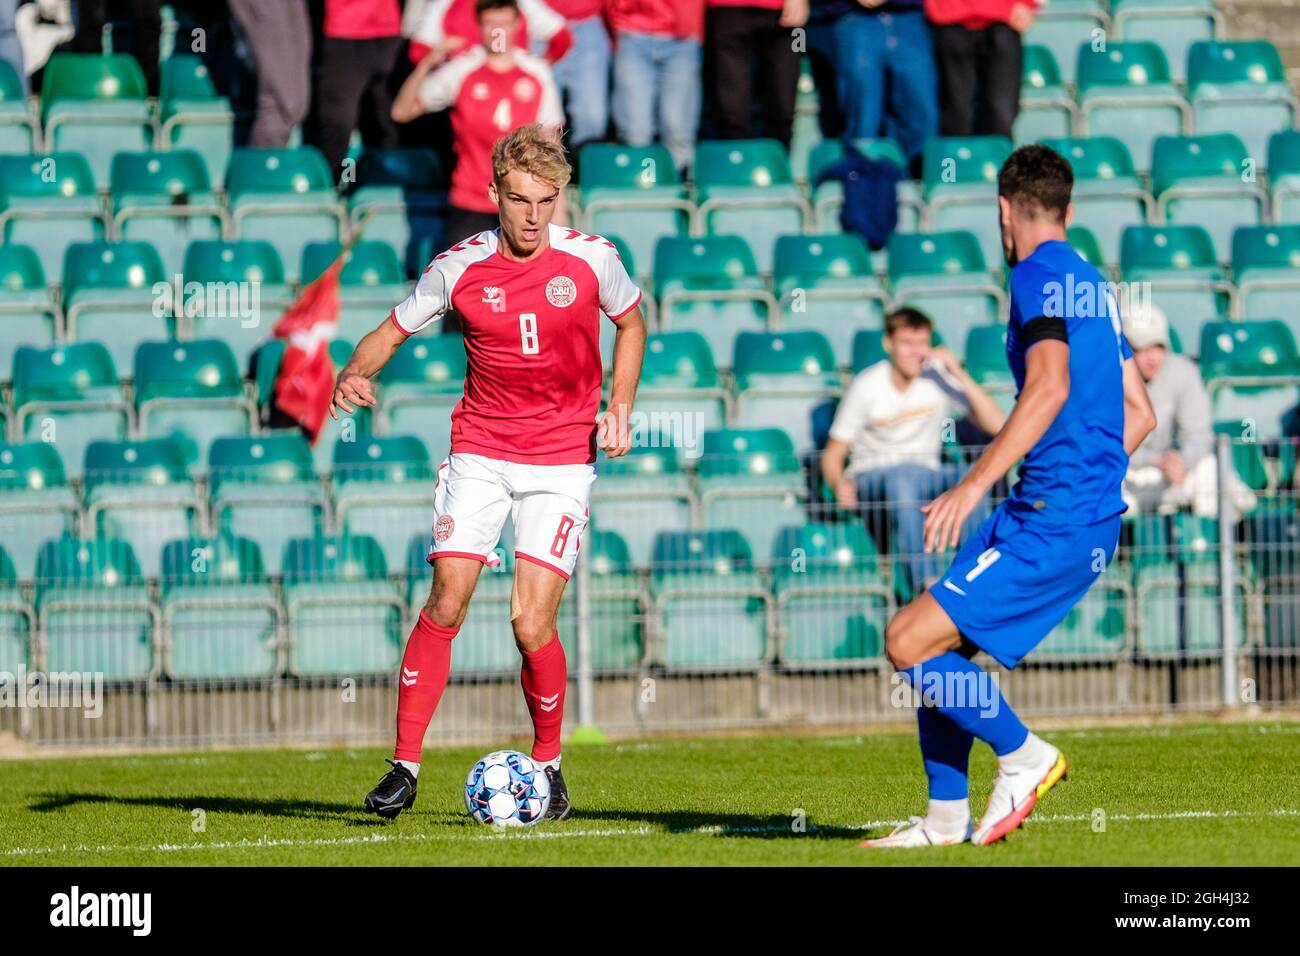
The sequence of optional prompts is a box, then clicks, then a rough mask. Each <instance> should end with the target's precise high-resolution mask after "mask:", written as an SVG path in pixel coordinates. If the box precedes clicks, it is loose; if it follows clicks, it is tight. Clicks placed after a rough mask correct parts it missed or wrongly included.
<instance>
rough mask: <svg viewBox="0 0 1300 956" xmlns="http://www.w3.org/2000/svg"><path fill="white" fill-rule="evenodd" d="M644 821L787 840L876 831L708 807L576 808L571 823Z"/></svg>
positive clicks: (680, 829) (858, 836)
mask: <svg viewBox="0 0 1300 956" xmlns="http://www.w3.org/2000/svg"><path fill="white" fill-rule="evenodd" d="M597 821H603V822H609V823H624V824H626V823H643V824H645V825H647V826H650V827H654V828H656V829H660V830H662V831H663V832H665V833H699V834H703V835H705V836H720V837H749V838H751V839H756V840H783V839H786V838H789V837H798V838H799V839H801V840H807V839H809V838H812V839H817V840H863V839H865V838H866V837H868V836H870V835H872V834H870V833H869V832H868V831H867V830H864V829H862V828H861V827H850V826H843V825H840V824H833V823H832V824H825V823H823V824H819V823H817V822H816V821H814V820H807V819H801V818H799V817H796V816H794V815H793V814H788V815H781V814H773V815H771V816H762V815H755V814H745V813H713V812H710V811H706V810H667V811H651V812H638V811H631V810H582V809H578V808H574V811H573V816H571V817H570V818H569V824H570V825H573V824H574V823H577V824H582V823H587V822H597Z"/></svg>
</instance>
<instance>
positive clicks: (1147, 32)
mask: <svg viewBox="0 0 1300 956" xmlns="http://www.w3.org/2000/svg"><path fill="white" fill-rule="evenodd" d="M1110 16H1111V24H1112V26H1113V27H1114V31H1115V36H1116V37H1118V38H1119V39H1122V40H1130V41H1133V40H1145V41H1149V42H1151V43H1155V44H1156V45H1158V46H1159V47H1160V49H1161V51H1162V52H1163V53H1164V55H1165V58H1166V59H1167V60H1168V61H1169V63H1170V64H1171V65H1172V67H1173V71H1172V72H1173V78H1174V80H1175V81H1176V82H1179V83H1181V82H1182V81H1183V80H1184V79H1185V78H1186V73H1185V71H1184V69H1183V66H1184V64H1186V63H1187V59H1188V57H1187V52H1188V49H1189V48H1190V47H1192V46H1193V45H1194V44H1196V43H1198V42H1205V41H1206V40H1213V39H1214V37H1215V36H1217V35H1218V34H1221V33H1222V32H1223V15H1222V14H1221V13H1220V12H1219V11H1218V10H1216V9H1215V5H1214V0H1111V4H1110Z"/></svg>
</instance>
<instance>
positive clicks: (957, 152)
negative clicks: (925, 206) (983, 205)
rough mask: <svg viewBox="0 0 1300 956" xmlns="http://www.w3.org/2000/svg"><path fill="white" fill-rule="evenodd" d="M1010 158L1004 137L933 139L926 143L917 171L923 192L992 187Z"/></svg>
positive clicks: (1007, 143) (1008, 141)
mask: <svg viewBox="0 0 1300 956" xmlns="http://www.w3.org/2000/svg"><path fill="white" fill-rule="evenodd" d="M1010 155H1011V140H1009V139H1007V138H1006V137H1005V136H935V137H933V138H931V139H928V140H926V143H925V147H924V149H923V150H922V154H921V157H922V158H921V168H922V171H923V173H924V175H923V177H922V178H923V179H924V181H925V187H926V189H927V190H928V189H933V188H934V187H936V186H940V185H954V184H955V185H966V184H971V183H988V184H994V183H996V182H997V181H998V170H1000V169H1001V168H1002V164H1003V163H1004V162H1006V159H1007V157H1008V156H1010Z"/></svg>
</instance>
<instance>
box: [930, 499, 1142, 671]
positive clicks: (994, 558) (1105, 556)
mask: <svg viewBox="0 0 1300 956" xmlns="http://www.w3.org/2000/svg"><path fill="white" fill-rule="evenodd" d="M1119 528H1120V516H1119V515H1115V516H1114V517H1112V518H1106V519H1105V520H1103V521H1099V522H1097V523H1096V524H1085V525H1060V524H1049V523H1047V522H1044V521H1042V520H1040V519H1038V518H1037V517H1036V516H1035V515H1034V514H1033V513H1032V512H1025V511H1021V510H1013V509H1012V508H1009V507H1008V506H1007V505H1006V504H1003V505H1001V506H999V507H998V508H997V510H995V511H994V512H993V514H991V515H989V516H988V518H986V519H985V520H984V522H983V523H982V524H981V525H980V526H979V528H977V529H976V531H975V534H974V536H973V537H972V538H971V539H970V540H969V541H967V542H966V544H965V545H964V546H963V547H962V549H961V550H960V551H959V552H957V557H955V558H954V559H953V562H952V564H951V565H950V566H949V567H948V570H947V571H946V572H944V575H943V577H941V578H940V579H939V581H938V582H937V583H936V584H935V585H934V586H933V587H932V588H930V593H931V594H932V595H934V599H935V600H936V601H938V602H939V606H940V607H942V608H943V609H944V611H946V612H947V614H948V617H950V618H951V619H952V622H953V623H954V624H956V625H957V630H959V631H961V633H962V635H963V636H965V637H966V638H967V639H968V640H970V641H971V642H972V643H974V644H975V645H976V646H977V647H979V648H980V650H983V651H985V652H986V653H988V654H989V655H990V656H991V657H993V658H994V659H995V660H997V662H998V663H1000V664H1002V665H1003V666H1004V667H1007V668H1011V667H1015V666H1016V665H1017V664H1019V663H1020V661H1021V659H1022V658H1023V657H1024V656H1025V655H1026V654H1028V653H1029V652H1030V651H1031V650H1033V649H1034V648H1035V647H1036V646H1037V645H1038V642H1039V641H1041V640H1042V639H1043V638H1045V637H1046V636H1047V635H1048V634H1049V633H1050V632H1051V630H1052V628H1054V627H1056V625H1058V624H1060V623H1061V622H1062V621H1063V620H1065V616H1066V615H1067V614H1069V613H1070V609H1071V608H1072V607H1074V606H1075V605H1076V604H1078V603H1079V601H1080V599H1081V598H1082V597H1083V596H1084V595H1085V594H1087V593H1088V588H1090V587H1092V582H1094V581H1096V580H1097V578H1098V577H1099V576H1100V574H1101V572H1102V571H1103V570H1105V568H1106V566H1107V565H1108V564H1110V561H1111V559H1112V558H1113V557H1114V556H1115V547H1116V545H1118V544H1119Z"/></svg>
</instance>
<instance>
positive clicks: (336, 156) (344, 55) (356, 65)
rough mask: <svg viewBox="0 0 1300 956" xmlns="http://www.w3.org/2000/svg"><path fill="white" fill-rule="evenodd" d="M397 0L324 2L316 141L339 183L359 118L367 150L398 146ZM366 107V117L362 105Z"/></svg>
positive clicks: (332, 0) (400, 12) (400, 16)
mask: <svg viewBox="0 0 1300 956" xmlns="http://www.w3.org/2000/svg"><path fill="white" fill-rule="evenodd" d="M401 24H402V11H401V8H400V7H399V4H398V0H325V24H324V28H323V30H322V33H323V36H322V37H321V48H320V62H319V66H318V72H317V76H316V96H315V109H316V127H317V131H316V139H317V145H319V147H320V151H321V152H322V153H323V154H324V155H325V160H326V162H328V163H329V165H330V169H332V170H333V171H334V178H335V179H338V178H339V177H340V176H341V175H342V172H343V160H344V158H345V157H346V156H347V154H348V143H349V140H351V138H352V131H353V130H354V129H356V128H357V121H358V119H359V118H364V121H363V122H362V124H361V134H362V138H363V140H364V142H365V144H366V145H367V146H374V147H378V148H380V149H387V148H391V147H394V146H396V145H397V129H396V127H395V126H394V125H393V121H392V118H391V117H390V116H389V113H390V111H391V110H392V107H393V97H392V93H391V92H390V91H389V87H388V79H389V76H390V74H391V73H392V71H393V64H394V63H395V62H396V61H397V55H398V52H399V50H400V49H401V44H402V38H401V35H400V31H401ZM363 102H364V103H365V104H366V109H365V111H364V113H363V112H362V109H361V106H362V103H363Z"/></svg>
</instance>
